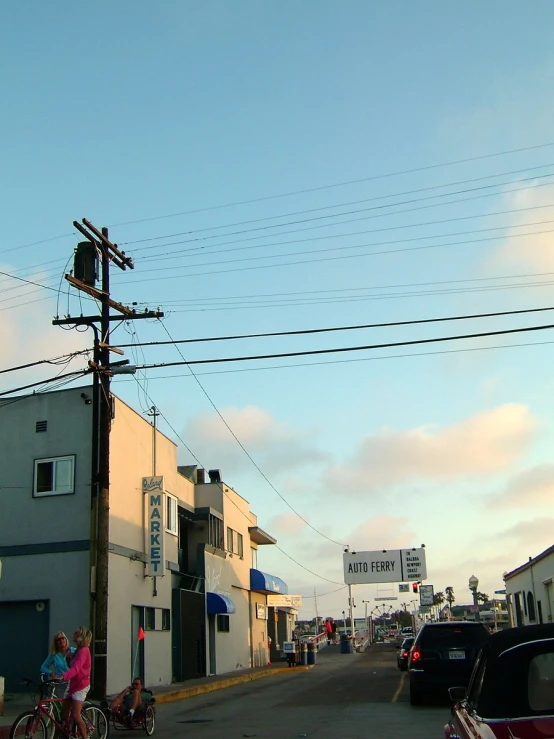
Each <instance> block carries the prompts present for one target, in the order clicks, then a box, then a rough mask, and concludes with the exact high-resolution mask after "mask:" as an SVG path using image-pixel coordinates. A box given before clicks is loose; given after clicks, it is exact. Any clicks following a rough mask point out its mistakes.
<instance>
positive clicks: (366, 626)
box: [362, 600, 371, 644]
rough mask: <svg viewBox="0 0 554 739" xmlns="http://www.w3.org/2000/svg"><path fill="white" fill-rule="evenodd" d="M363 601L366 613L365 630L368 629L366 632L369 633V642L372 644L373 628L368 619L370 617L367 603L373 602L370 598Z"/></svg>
mask: <svg viewBox="0 0 554 739" xmlns="http://www.w3.org/2000/svg"><path fill="white" fill-rule="evenodd" d="M362 603H364V605H365V614H364V615H365V630H366V633H367V638H368V644H371V629H370V628H369V620H368V617H367V604H368V603H371V601H370V600H363V601H362Z"/></svg>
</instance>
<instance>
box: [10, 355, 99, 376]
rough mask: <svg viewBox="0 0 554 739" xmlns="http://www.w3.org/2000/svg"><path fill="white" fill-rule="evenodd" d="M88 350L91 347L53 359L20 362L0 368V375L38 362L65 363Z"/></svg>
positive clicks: (34, 365)
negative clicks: (6, 367) (26, 362)
mask: <svg viewBox="0 0 554 739" xmlns="http://www.w3.org/2000/svg"><path fill="white" fill-rule="evenodd" d="M90 351H92V350H91V349H81V350H80V351H76V352H72V353H71V354H63V355H62V356H61V357H54V358H53V359H39V360H37V361H36V362H29V363H28V364H20V365H18V366H17V367H9V368H8V369H3V370H0V375H3V374H5V373H6V372H16V371H17V370H22V369H28V368H29V367H36V366H37V365H39V364H65V363H66V362H67V361H70V360H71V359H73V357H77V356H79V354H87V353H88V352H90ZM60 360H62V361H60ZM63 360H65V361H63Z"/></svg>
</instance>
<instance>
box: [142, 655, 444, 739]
mask: <svg viewBox="0 0 554 739" xmlns="http://www.w3.org/2000/svg"><path fill="white" fill-rule="evenodd" d="M448 714H449V706H448V705H447V704H442V705H441V704H435V705H431V706H423V707H417V708H415V707H412V706H410V704H409V698H408V681H407V676H406V673H404V672H402V673H401V672H399V671H398V670H397V669H396V653H395V649H394V647H392V646H390V645H377V646H375V647H373V648H372V649H371V650H369V651H367V652H365V653H363V654H346V655H341V654H340V653H339V647H338V646H337V647H330V648H326V649H324V650H322V651H321V652H320V653H319V654H318V664H317V665H316V667H315V668H314V669H311V670H309V671H302V672H297V671H294V670H291V673H290V674H288V673H287V674H282V675H276V676H275V677H271V678H266V679H262V680H257V681H255V682H252V683H247V684H244V685H238V686H235V687H232V688H227V689H225V690H220V691H217V692H214V693H208V694H207V695H202V696H198V697H196V698H190V699H188V700H186V701H181V702H177V703H169V704H164V705H160V706H158V712H157V726H156V733H155V736H158V737H160V739H169V737H175V736H178V737H186V736H188V737H194V739H223V738H225V739H243V737H252V738H255V739H296V738H297V737H307V738H308V739H361V738H362V737H363V739H434V738H435V737H436V739H441V738H442V737H443V726H444V724H445V722H446V720H447V718H448ZM133 733H135V732H133ZM129 739H132V737H129Z"/></svg>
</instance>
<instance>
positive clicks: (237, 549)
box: [227, 526, 244, 557]
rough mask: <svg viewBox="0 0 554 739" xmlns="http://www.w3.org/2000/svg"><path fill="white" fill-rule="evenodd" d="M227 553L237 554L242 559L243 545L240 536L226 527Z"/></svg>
mask: <svg viewBox="0 0 554 739" xmlns="http://www.w3.org/2000/svg"><path fill="white" fill-rule="evenodd" d="M227 551H228V552H231V553H232V554H238V556H239V557H242V556H243V554H244V544H243V538H242V534H239V532H238V531H235V530H234V529H232V528H231V527H230V526H227Z"/></svg>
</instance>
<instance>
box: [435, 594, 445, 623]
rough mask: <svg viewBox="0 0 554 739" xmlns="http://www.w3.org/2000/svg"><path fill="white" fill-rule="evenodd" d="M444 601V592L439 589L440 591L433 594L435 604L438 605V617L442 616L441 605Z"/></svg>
mask: <svg viewBox="0 0 554 739" xmlns="http://www.w3.org/2000/svg"><path fill="white" fill-rule="evenodd" d="M443 603H444V593H443V592H442V591H440V590H439V592H438V593H435V595H434V596H433V605H434V606H436V607H437V619H439V618H440V607H441V606H442V604H443Z"/></svg>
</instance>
